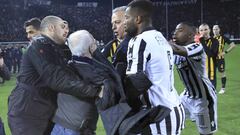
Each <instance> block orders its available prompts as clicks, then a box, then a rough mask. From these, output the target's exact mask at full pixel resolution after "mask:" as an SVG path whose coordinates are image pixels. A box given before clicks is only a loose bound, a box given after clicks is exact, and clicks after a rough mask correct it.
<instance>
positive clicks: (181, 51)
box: [169, 42, 187, 56]
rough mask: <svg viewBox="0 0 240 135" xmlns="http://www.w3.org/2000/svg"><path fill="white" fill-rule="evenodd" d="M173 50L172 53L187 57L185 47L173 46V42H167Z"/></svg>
mask: <svg viewBox="0 0 240 135" xmlns="http://www.w3.org/2000/svg"><path fill="white" fill-rule="evenodd" d="M169 44H170V45H171V47H172V49H173V53H174V54H177V55H180V56H187V50H186V48H185V47H183V46H180V45H177V44H175V43H174V42H169Z"/></svg>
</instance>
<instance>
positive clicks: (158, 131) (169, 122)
mask: <svg viewBox="0 0 240 135" xmlns="http://www.w3.org/2000/svg"><path fill="white" fill-rule="evenodd" d="M184 123H185V112H184V108H183V105H182V104H180V105H179V106H177V107H174V109H173V110H172V111H171V113H170V115H169V116H168V117H166V118H165V119H164V120H163V121H161V122H160V123H154V124H151V125H150V128H151V132H152V135H180V134H181V130H182V129H183V128H184Z"/></svg>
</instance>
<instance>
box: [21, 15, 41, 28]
mask: <svg viewBox="0 0 240 135" xmlns="http://www.w3.org/2000/svg"><path fill="white" fill-rule="evenodd" d="M40 25H41V20H40V19H39V18H37V17H34V18H32V19H30V20H27V21H26V22H25V23H24V29H26V27H28V26H33V27H34V28H35V29H36V30H39V29H40Z"/></svg>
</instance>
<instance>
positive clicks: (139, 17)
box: [135, 16, 142, 24]
mask: <svg viewBox="0 0 240 135" xmlns="http://www.w3.org/2000/svg"><path fill="white" fill-rule="evenodd" d="M135 21H136V23H137V24H140V23H141V22H142V17H141V16H137V17H136V19H135Z"/></svg>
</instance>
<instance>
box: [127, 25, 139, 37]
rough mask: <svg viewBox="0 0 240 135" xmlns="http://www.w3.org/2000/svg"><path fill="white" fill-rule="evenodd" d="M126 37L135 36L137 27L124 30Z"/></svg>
mask: <svg viewBox="0 0 240 135" xmlns="http://www.w3.org/2000/svg"><path fill="white" fill-rule="evenodd" d="M126 32H127V35H128V36H130V37H135V36H136V35H137V27H136V26H132V27H129V28H127V29H126Z"/></svg>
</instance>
